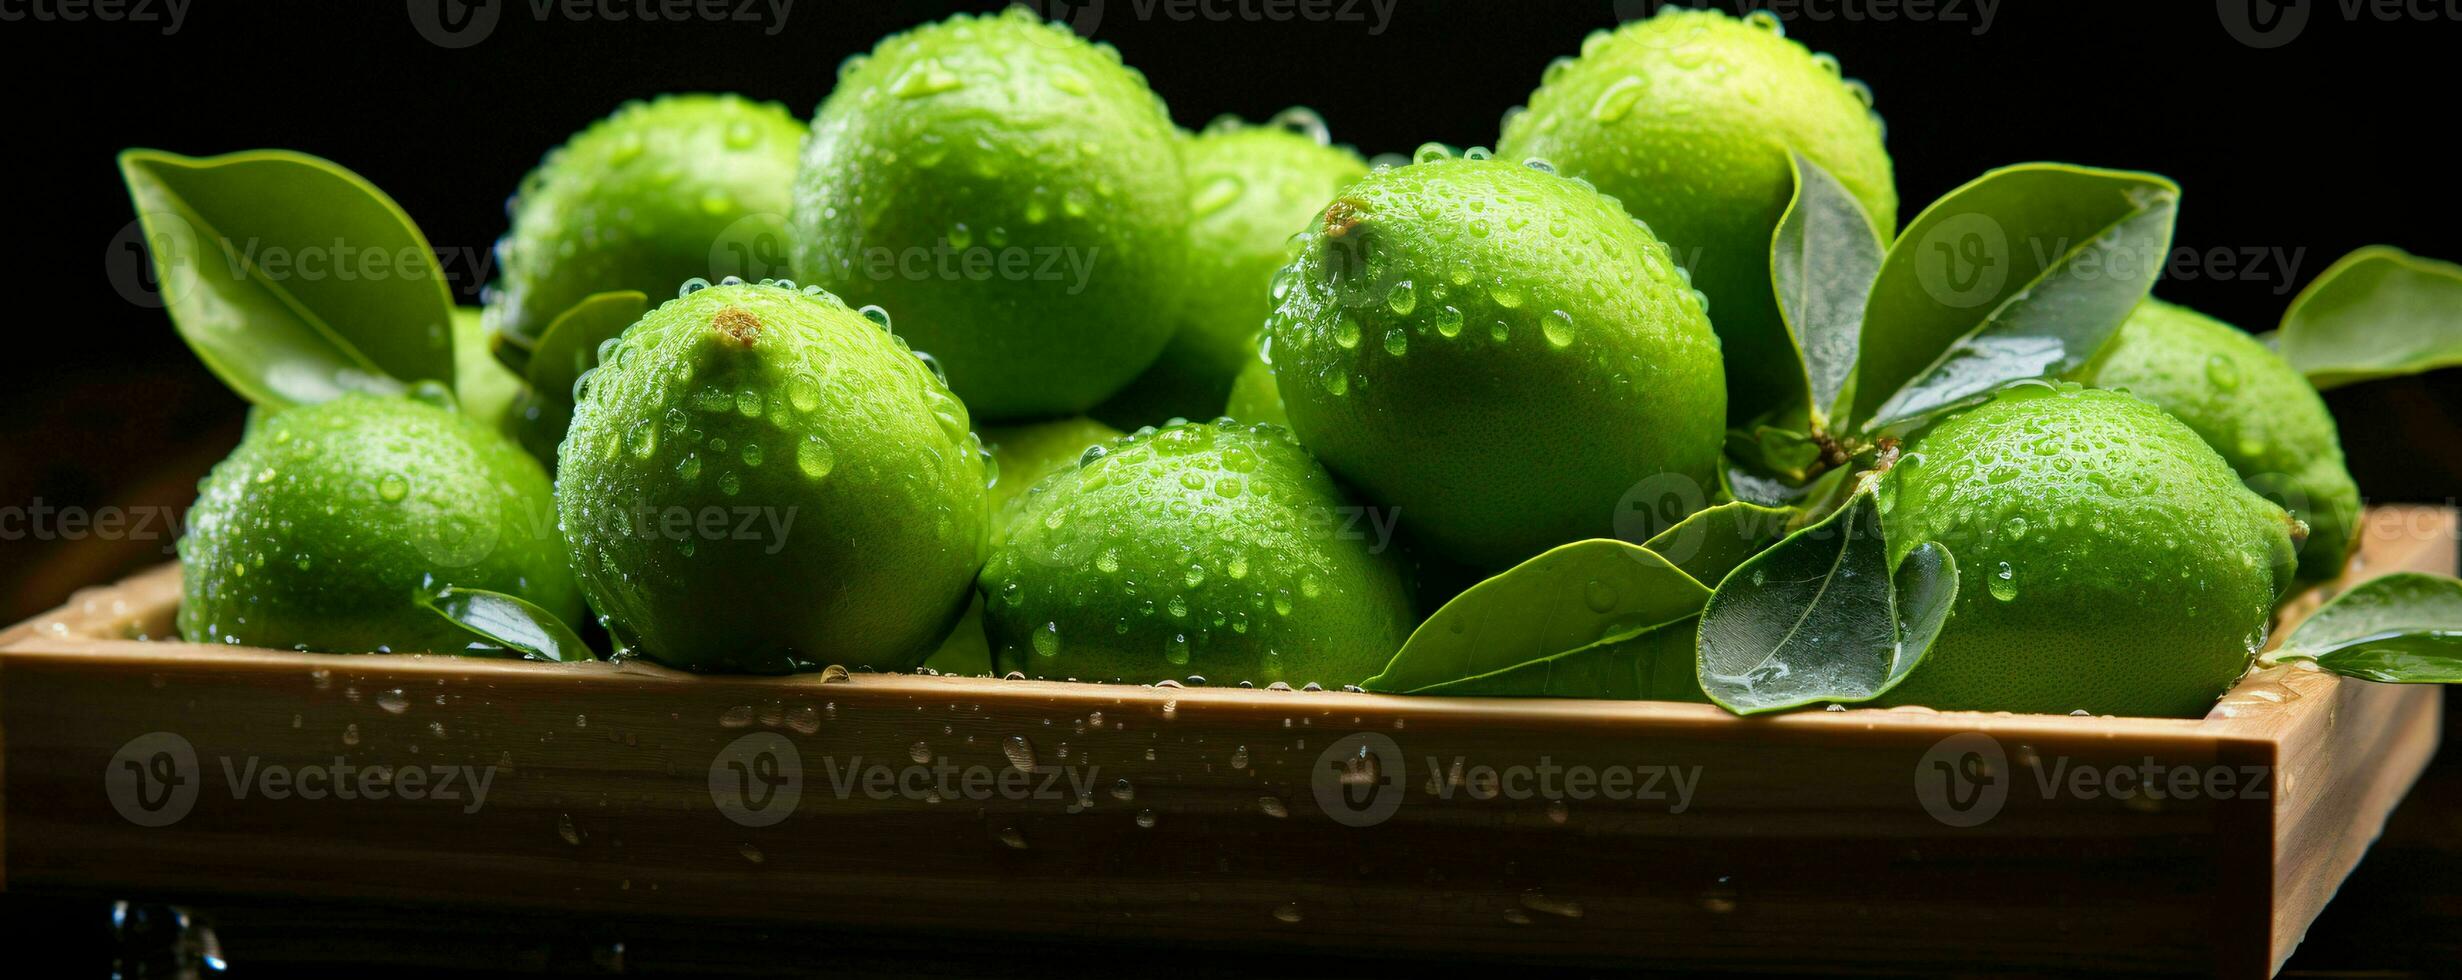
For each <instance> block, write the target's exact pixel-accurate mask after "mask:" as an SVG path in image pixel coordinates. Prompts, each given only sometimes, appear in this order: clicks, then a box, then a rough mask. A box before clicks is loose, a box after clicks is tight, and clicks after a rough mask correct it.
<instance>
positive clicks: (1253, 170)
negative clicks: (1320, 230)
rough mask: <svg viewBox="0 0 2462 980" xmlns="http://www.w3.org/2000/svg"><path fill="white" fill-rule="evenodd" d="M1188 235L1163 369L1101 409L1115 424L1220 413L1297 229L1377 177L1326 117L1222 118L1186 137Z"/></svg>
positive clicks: (1252, 348)
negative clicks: (1255, 121) (1258, 122)
mask: <svg viewBox="0 0 2462 980" xmlns="http://www.w3.org/2000/svg"><path fill="white" fill-rule="evenodd" d="M1180 159H1181V161H1182V162H1183V163H1185V164H1186V165H1187V168H1188V185H1189V188H1190V190H1189V194H1190V198H1189V200H1190V205H1189V211H1190V220H1189V224H1188V237H1189V243H1190V246H1191V249H1192V251H1193V252H1194V254H1195V264H1194V267H1193V268H1192V270H1191V272H1190V274H1189V276H1188V278H1187V279H1185V280H1183V282H1184V283H1185V288H1184V292H1185V293H1186V298H1185V299H1184V300H1182V302H1181V304H1180V325H1179V329H1178V330H1177V331H1176V332H1175V333H1173V334H1172V336H1171V343H1170V345H1169V346H1166V347H1164V348H1163V353H1162V356H1161V357H1159V358H1157V359H1155V361H1154V366H1153V367H1150V368H1147V369H1146V372H1145V373H1144V374H1143V375H1140V376H1138V378H1137V380H1136V381H1135V382H1133V383H1131V384H1130V385H1129V386H1128V387H1127V388H1126V389H1123V390H1122V391H1121V392H1120V393H1119V394H1117V395H1114V396H1112V398H1111V400H1110V401H1107V402H1104V403H1103V404H1102V406H1100V407H1098V408H1096V409H1095V415H1096V416H1097V417H1099V418H1101V419H1102V420H1104V421H1106V422H1109V423H1111V424H1113V425H1117V426H1123V427H1131V428H1133V427H1136V426H1141V425H1162V424H1163V423H1165V422H1166V421H1168V420H1170V419H1173V418H1182V419H1196V420H1204V419H1207V418H1211V417H1213V416H1214V415H1216V414H1219V413H1220V412H1221V411H1222V407H1223V404H1224V401H1225V399H1227V398H1228V397H1229V396H1230V394H1231V385H1232V378H1233V377H1234V376H1236V375H1237V374H1239V372H1240V369H1241V368H1242V367H1244V366H1246V365H1247V363H1248V362H1249V361H1251V360H1253V359H1255V357H1256V349H1257V329H1258V328H1259V327H1260V326H1262V325H1263V324H1264V323H1265V315H1266V313H1267V312H1269V311H1270V310H1272V309H1273V300H1272V299H1271V297H1270V295H1269V292H1270V286H1271V283H1272V282H1273V278H1274V273H1275V272H1276V271H1278V270H1280V269H1281V268H1282V266H1283V264H1284V263H1286V262H1288V261H1290V255H1289V244H1290V240H1291V238H1292V236H1294V235H1297V234H1298V233H1299V232H1300V230H1301V229H1303V228H1306V227H1307V225H1308V221H1309V219H1311V218H1313V217H1315V216H1316V213H1317V212H1318V211H1321V210H1323V209H1324V207H1325V204H1326V202H1328V201H1331V200H1333V199H1334V195H1335V193H1337V192H1339V191H1340V190H1341V189H1342V188H1343V187H1345V186H1348V185H1349V184H1350V183H1351V182H1352V181H1354V180H1358V179H1359V178H1360V177H1362V176H1365V175H1366V174H1367V172H1368V165H1367V163H1366V162H1365V161H1363V160H1361V159H1360V158H1359V154H1358V153H1355V152H1353V151H1352V150H1351V149H1350V148H1349V147H1343V146H1334V145H1332V143H1331V140H1330V138H1329V136H1328V135H1327V133H1326V129H1325V121H1324V120H1323V119H1320V118H1318V117H1317V115H1316V113H1313V112H1309V111H1308V110H1306V109H1291V110H1286V111H1284V112H1283V113H1282V114H1281V115H1278V116H1275V117H1274V120H1273V122H1272V123H1270V124H1268V125H1263V126H1251V125H1248V124H1246V123H1243V122H1241V121H1240V120H1238V119H1237V118H1234V117H1228V116H1226V117H1224V118H1222V119H1220V120H1216V121H1215V122H1214V124H1213V125H1210V126H1207V127H1206V128H1205V131H1204V132H1201V133H1198V134H1197V135H1195V136H1192V137H1190V138H1189V139H1188V142H1187V144H1186V145H1185V146H1184V147H1183V148H1182V149H1181V153H1180Z"/></svg>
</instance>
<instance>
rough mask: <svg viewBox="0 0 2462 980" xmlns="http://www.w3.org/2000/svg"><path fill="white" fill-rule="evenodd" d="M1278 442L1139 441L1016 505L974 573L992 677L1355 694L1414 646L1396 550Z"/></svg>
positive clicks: (1242, 429) (1208, 430) (1322, 475)
mask: <svg viewBox="0 0 2462 980" xmlns="http://www.w3.org/2000/svg"><path fill="white" fill-rule="evenodd" d="M1356 513H1357V509H1356V508H1354V507H1353V506H1352V505H1351V504H1350V502H1349V501H1348V500H1346V499H1345V498H1344V497H1343V495H1342V491H1341V490H1340V488H1338V487H1336V486H1335V485H1334V481H1333V478H1332V477H1331V476H1329V475H1327V474H1326V472H1325V470H1324V468H1323V467H1321V466H1318V465H1317V463H1316V461H1315V460H1313V459H1310V458H1309V456H1308V453H1307V451H1305V450H1303V449H1301V448H1300V447H1299V444H1298V443H1296V442H1294V441H1292V439H1291V436H1290V434H1289V433H1287V432H1285V431H1283V430H1281V429H1278V428H1275V427H1273V426H1247V425H1241V424H1238V423H1232V422H1228V421H1223V422H1202V423H1189V424H1184V425H1177V426H1173V427H1171V428H1168V429H1163V430H1160V431H1154V430H1141V431H1139V432H1138V433H1137V434H1135V435H1131V436H1128V437H1127V438H1124V439H1121V440H1119V441H1118V442H1115V443H1113V444H1111V445H1110V446H1109V447H1107V448H1106V450H1105V451H1104V452H1102V453H1091V452H1090V453H1088V454H1087V456H1086V460H1085V462H1084V463H1083V464H1082V465H1080V466H1078V467H1076V468H1074V469H1070V470H1064V471H1062V472H1060V473H1059V474H1056V475H1054V476H1053V477H1051V478H1050V479H1048V480H1045V481H1043V482H1041V483H1038V484H1036V485H1035V486H1034V488H1033V489H1032V490H1030V491H1028V492H1027V495H1026V497H1025V499H1023V500H1022V501H1020V503H1019V511H1018V514H1017V519H1016V521H1015V523H1014V524H1013V525H1012V526H1011V528H1010V530H1009V538H1008V541H1007V542H1006V543H1005V544H1003V545H1002V546H1001V547H1000V548H999V549H997V550H995V551H994V552H993V553H992V558H991V561H990V562H989V563H987V564H986V565H985V566H984V568H983V578H982V592H983V615H984V623H985V627H986V629H985V632H986V634H987V635H988V636H989V637H990V640H991V646H992V651H993V660H994V663H995V665H996V666H997V667H998V669H1000V670H1002V671H1019V672H1023V673H1025V674H1028V675H1031V676H1037V677H1051V678H1076V679H1078V680H1087V681H1112V680H1120V681H1131V682H1144V683H1153V682H1157V681H1164V680H1178V679H1180V678H1182V677H1186V676H1190V675H1196V676H1202V677H1205V678H1208V679H1209V681H1210V682H1211V683H1216V684H1229V683H1234V682H1239V681H1247V682H1250V683H1254V684H1257V685H1259V686H1263V685H1267V684H1273V683H1276V682H1280V683H1286V684H1290V685H1292V686H1294V687H1297V686H1304V685H1307V684H1312V683H1313V684H1321V685H1324V686H1327V687H1334V686H1340V685H1345V684H1356V683H1358V682H1360V681H1362V680H1365V679H1367V678H1368V677H1369V676H1370V675H1373V674H1375V673H1376V672H1377V671H1378V670H1379V669H1382V668H1383V667H1384V665H1385V662H1386V661H1387V660H1389V659H1391V658H1392V656H1393V652H1394V651H1395V650H1396V649H1398V648H1400V646H1401V645H1402V641H1403V640H1404V639H1406V638H1408V637H1409V635H1410V630H1411V626H1412V624H1413V623H1414V622H1415V619H1414V618H1413V617H1412V615H1411V605H1410V598H1409V591H1408V587H1407V586H1406V585H1405V584H1404V582H1403V578H1402V571H1401V566H1400V563H1399V562H1398V560H1397V559H1396V558H1395V557H1394V555H1393V553H1392V552H1390V551H1387V550H1385V548H1384V546H1385V545H1387V544H1389V543H1390V542H1384V541H1379V540H1377V539H1376V537H1375V536H1374V535H1373V534H1369V533H1363V532H1362V530H1361V529H1363V528H1367V527H1369V526H1371V525H1370V523H1369V522H1366V521H1358V522H1354V521H1352V520H1351V519H1350V517H1351V515H1355V514H1356Z"/></svg>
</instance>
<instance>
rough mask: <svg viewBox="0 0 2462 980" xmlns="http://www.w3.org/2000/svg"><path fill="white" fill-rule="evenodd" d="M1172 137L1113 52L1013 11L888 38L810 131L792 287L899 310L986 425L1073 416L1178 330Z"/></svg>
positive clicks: (845, 76) (1180, 222)
mask: <svg viewBox="0 0 2462 980" xmlns="http://www.w3.org/2000/svg"><path fill="white" fill-rule="evenodd" d="M1179 139H1180V137H1179V134H1178V132H1177V131H1176V130H1174V129H1173V128H1172V126H1171V120H1170V117H1169V115H1168V114H1167V113H1166V112H1165V111H1164V109H1163V104H1162V100H1160V99H1158V98H1156V97H1155V95H1154V92H1153V91H1152V90H1151V89H1149V88H1147V87H1146V82H1145V78H1144V76H1142V75H1140V74H1138V73H1137V72H1136V71H1135V70H1134V69H1131V68H1129V67H1127V66H1125V65H1123V64H1121V62H1120V56H1119V53H1118V52H1117V51H1114V50H1113V49H1112V48H1110V47H1109V46H1108V45H1095V44H1089V43H1087V42H1085V41H1084V40H1083V39H1080V38H1079V37H1077V36H1076V35H1075V34H1072V33H1070V32H1069V31H1068V30H1067V29H1066V28H1064V27H1061V26H1059V25H1056V24H1047V23H1043V22H1040V21H1038V20H1036V19H1035V18H1034V17H1033V16H1032V15H1030V14H1028V13H1026V12H1025V11H1024V9H1023V8H1017V7H1012V8H1010V11H1009V12H1008V13H1006V14H1002V15H997V16H983V17H976V16H971V15H960V16H957V17H953V18H950V19H949V20H945V21H942V22H939V23H936V24H931V25H927V26H924V27H920V28H916V29H914V30H911V31H908V32H906V33H903V34H899V35H896V36H894V37H890V38H888V39H886V40H883V41H882V42H880V44H879V46H878V47H875V48H874V49H873V50H872V53H871V54H869V55H859V56H857V57H854V58H851V59H849V60H848V61H847V63H846V65H845V66H844V67H843V68H842V70H841V71H840V73H839V78H838V87H837V89H836V90H835V91H834V92H832V93H831V94H830V96H829V99H828V101H826V102H824V103H822V105H821V108H820V111H819V113H818V114H817V115H816V116H815V118H814V119H813V122H812V135H811V139H810V140H809V141H808V142H807V143H806V144H805V148H804V155H803V166H802V169H801V170H800V171H799V172H798V173H797V175H796V178H795V194H794V198H795V200H794V208H793V211H792V223H791V227H792V232H793V234H792V243H793V251H794V266H795V270H796V273H797V278H799V279H802V280H803V281H805V282H808V283H818V284H820V285H823V286H826V287H828V288H830V289H832V290H835V291H837V292H839V293H840V294H843V295H844V296H845V297H846V298H847V300H848V301H849V302H853V303H869V304H876V305H880V306H884V307H887V308H888V309H890V310H891V311H894V312H895V313H896V314H897V316H898V318H899V324H898V330H899V333H900V334H901V335H903V336H905V337H906V338H907V339H908V340H910V341H911V342H913V344H914V345H915V347H916V348H917V349H920V350H926V351H930V352H931V353H932V355H933V356H935V357H937V358H939V359H940V361H941V363H942V364H943V365H944V366H945V367H946V368H947V369H948V374H949V380H950V383H951V384H952V385H953V386H954V388H955V389H956V391H957V393H958V394H959V395H961V396H963V397H964V398H965V399H966V404H967V406H968V407H969V408H971V409H972V410H973V411H974V412H975V414H976V415H978V416H981V417H982V418H984V419H985V420H987V421H1021V420H1031V419H1039V418H1051V417H1055V416H1062V415H1074V414H1078V413H1082V412H1084V411H1086V410H1087V409H1089V408H1092V407H1093V406H1094V405H1095V403H1097V402H1100V401H1102V400H1103V399H1104V398H1107V397H1109V396H1110V395H1111V394H1112V393H1114V392H1116V391H1118V390H1119V389H1120V388H1121V387H1122V386H1123V385H1126V384H1127V383H1128V382H1129V380H1130V379H1132V378H1135V377H1136V376H1137V374H1138V373H1139V372H1141V371H1143V370H1145V367H1146V365H1148V364H1151V363H1153V361H1154V358H1155V355H1157V354H1158V353H1160V352H1161V351H1162V349H1163V344H1164V343H1166V342H1167V341H1169V340H1170V339H1171V333H1172V331H1173V329H1174V328H1175V327H1176V326H1177V325H1178V323H1179V321H1178V319H1177V309H1176V306H1177V304H1178V302H1179V299H1180V296H1181V291H1182V288H1183V286H1182V284H1183V282H1184V281H1185V280H1186V279H1187V276H1188V274H1189V269H1190V261H1189V260H1190V256H1189V243H1188V220H1189V217H1188V184H1187V180H1186V178H1185V177H1184V175H1183V172H1182V169H1181V165H1180V154H1179Z"/></svg>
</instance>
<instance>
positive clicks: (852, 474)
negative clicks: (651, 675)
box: [556, 283, 986, 672]
mask: <svg viewBox="0 0 2462 980" xmlns="http://www.w3.org/2000/svg"><path fill="white" fill-rule="evenodd" d="M582 388H583V389H584V390H583V392H582V395H581V399H580V402H579V403H578V404H577V405H575V407H574V409H573V425H572V428H571V430H570V432H569V434H568V435H567V436H566V437H565V440H564V447H563V453H562V456H561V457H560V465H559V468H558V471H557V473H558V475H557V481H556V510H557V513H558V515H559V516H560V517H561V518H562V520H563V524H564V528H565V533H566V535H567V536H568V537H569V538H570V539H571V541H572V556H573V568H574V570H575V571H576V572H577V573H578V574H579V575H580V576H581V583H582V588H583V590H584V591H585V592H586V593H587V594H588V596H589V598H590V603H591V605H592V606H593V607H595V608H596V609H597V610H598V611H599V613H600V615H601V616H602V618H603V619H604V621H605V622H606V624H607V628H608V630H609V631H610V632H611V633H613V634H614V636H615V638H616V640H617V642H619V643H620V644H622V645H624V646H625V647H627V648H630V649H631V650H633V651H634V652H636V653H639V654H641V655H643V656H647V657H649V658H651V659H654V660H658V661H660V662H662V663H666V664H670V665H673V666H678V667H684V668H688V669H695V670H745V671H756V672H775V671H783V670H791V669H799V668H803V667H809V666H815V665H820V664H829V663H838V664H845V665H847V666H869V667H875V668H880V669H885V670H902V669H907V668H911V667H913V666H915V665H916V664H918V663H921V662H922V660H923V658H924V656H925V654H927V653H929V652H930V648H931V645H932V644H933V643H935V642H937V641H938V640H939V639H940V638H941V636H942V635H943V634H944V633H946V632H947V630H948V628H949V625H950V623H952V622H954V621H955V620H956V618H957V616H958V613H959V612H960V610H962V609H963V608H964V607H965V604H966V597H967V594H968V591H969V590H968V584H969V583H971V582H972V581H973V579H974V574H975V571H976V569H977V568H978V567H979V566H980V564H981V560H982V554H983V548H984V539H985V520H986V518H985V514H984V499H985V498H984V493H985V491H984V483H985V480H984V469H983V460H982V446H981V443H980V442H978V441H977V440H976V438H975V436H974V434H973V433H972V432H970V431H968V429H967V416H966V408H965V406H964V405H961V404H959V402H958V400H957V399H956V397H954V396H953V395H951V394H950V393H949V391H948V389H947V387H946V386H944V385H943V384H942V383H941V381H940V380H939V379H938V378H937V377H935V376H934V375H933V373H932V372H931V371H930V370H929V369H928V368H927V366H926V365H925V364H924V362H923V361H921V360H919V359H918V358H917V357H916V356H915V355H914V354H912V353H910V352H909V351H908V350H907V349H906V347H905V345H904V344H903V343H901V342H899V341H898V340H897V339H896V338H894V337H892V336H890V335H889V333H888V332H887V331H886V330H884V329H882V328H881V327H880V326H879V325H877V324H875V323H874V322H872V321H871V320H868V319H866V318H865V317H863V316H862V315H861V314H858V313H856V312H855V311H854V310H850V309H848V308H847V307H846V305H845V304H843V303H841V302H839V301H838V299H837V298H836V297H834V296H831V295H829V294H827V293H826V292H823V291H821V290H820V289H819V287H806V288H805V289H804V290H803V291H798V290H796V289H794V288H792V287H791V286H788V285H773V284H768V283H763V284H759V285H721V286H714V287H710V288H706V289H701V290H698V291H696V292H690V293H687V294H686V295H684V296H682V297H680V298H678V299H676V300H673V301H671V302H669V303H667V304H666V305H664V306H661V307H659V308H658V309H656V310H653V311H651V312H650V313H649V314H648V315H647V316H645V317H643V318H642V320H641V322H639V323H636V324H634V325H633V326H632V327H631V329H628V330H626V331H625V332H624V335H623V337H622V338H621V339H620V341H619V342H618V343H617V345H616V347H615V348H614V349H613V350H612V351H611V352H610V353H609V354H608V356H607V358H606V359H605V360H603V361H602V362H601V363H600V365H599V367H598V369H597V370H596V371H594V372H592V373H591V374H590V375H588V376H587V378H586V380H585V381H584V382H583V384H582Z"/></svg>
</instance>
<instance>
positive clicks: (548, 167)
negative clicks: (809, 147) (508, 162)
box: [486, 95, 804, 362]
mask: <svg viewBox="0 0 2462 980" xmlns="http://www.w3.org/2000/svg"><path fill="white" fill-rule="evenodd" d="M803 133H804V130H803V124H802V123H800V122H797V121H796V120H795V117H794V116H792V115H789V114H788V113H787V111H786V110H785V109H784V108H782V107H780V106H778V105H775V104H772V103H763V102H752V101H749V100H746V99H742V98H738V97H736V96H732V95H671V96H665V97H662V98H659V99H656V100H653V101H649V102H631V103H626V104H625V105H624V106H623V107H622V108H620V109H617V110H616V111H615V113H614V114H613V115H610V116H608V117H607V118H605V119H601V120H599V121H598V122H596V123H593V124H591V126H590V128H588V129H585V130H582V131H581V132H579V133H577V134H575V135H574V136H573V138H572V139H571V140H569V141H567V142H566V143H565V144H564V145H563V146H560V147H557V148H556V149H555V150H553V151H551V152H549V153H548V154H547V157H546V159H545V160H543V161H541V162H540V163H539V166H538V169H536V170H533V171H531V172H530V174H529V176H527V177H525V178H523V179H522V183H521V188H520V190H519V191H517V192H516V193H515V194H514V196H513V199H512V200H511V201H510V202H508V204H507V210H508V211H509V212H510V213H511V215H512V220H513V226H512V229H511V230H510V231H509V232H507V233H506V234H505V237H504V238H503V240H501V241H499V242H498V243H497V246H496V247H497V253H498V263H499V264H500V266H501V274H500V277H499V278H498V280H497V281H496V283H495V284H494V286H493V287H492V288H491V289H490V290H489V291H488V296H487V315H486V316H487V326H488V329H489V331H490V332H491V333H493V334H496V335H499V336H501V338H502V340H503V346H502V348H501V353H502V354H503V355H504V356H506V357H507V358H508V360H510V361H513V362H519V361H521V360H523V358H524V357H525V355H526V354H527V353H528V351H529V349H530V347H531V346H532V345H534V344H536V343H537V342H538V339H539V335H540V334H541V333H542V332H543V331H545V330H546V329H547V325H548V324H550V323H552V322H554V321H555V319H556V317H557V316H558V315H560V314H562V313H563V312H564V311H565V310H566V309H569V308H571V307H572V306H573V304H575V303H578V302H580V301H581V300H582V299H583V298H584V297H587V296H589V295H590V294H592V293H601V292H609V291H614V290H626V289H629V290H638V291H640V292H644V293H648V294H649V295H650V296H652V297H659V296H672V295H674V294H675V290H676V287H677V286H678V285H679V284H681V283H683V282H685V281H687V280H690V279H696V278H698V279H712V280H715V279H719V278H722V277H725V276H730V275H732V276H738V277H741V278H744V279H760V278H763V277H766V276H777V275H784V274H785V272H786V266H785V264H786V260H787V256H786V232H785V228H786V212H787V199H788V194H789V191H790V188H791V187H792V186H793V182H794V176H795V159H796V150H797V148H798V147H799V146H801V145H802V143H803Z"/></svg>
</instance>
